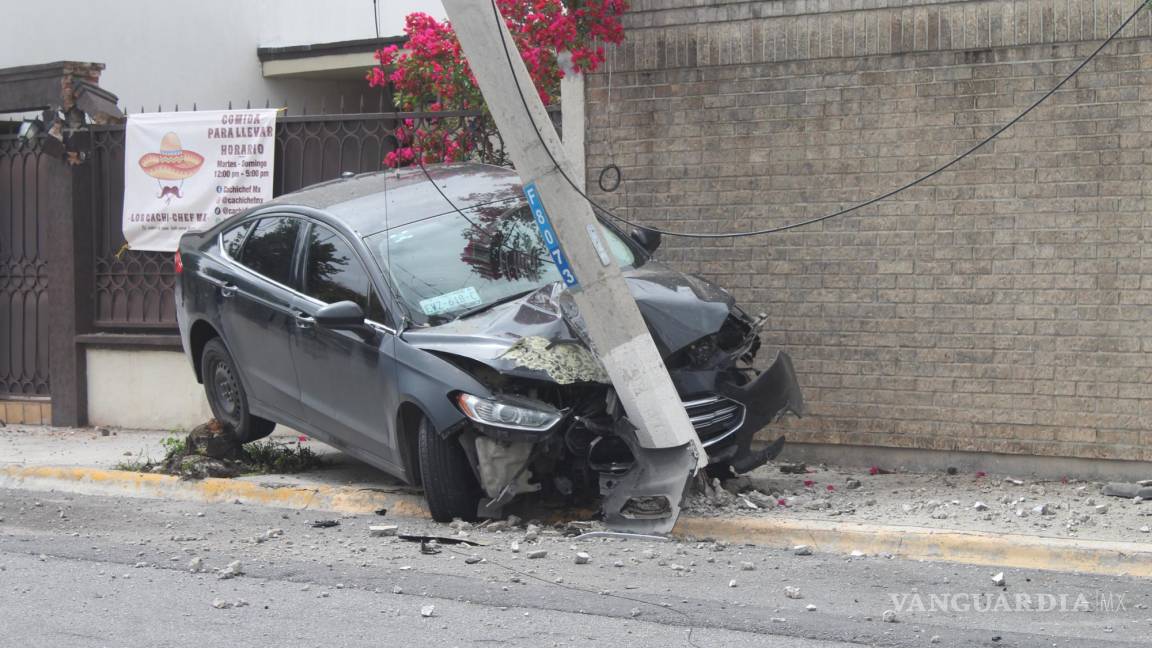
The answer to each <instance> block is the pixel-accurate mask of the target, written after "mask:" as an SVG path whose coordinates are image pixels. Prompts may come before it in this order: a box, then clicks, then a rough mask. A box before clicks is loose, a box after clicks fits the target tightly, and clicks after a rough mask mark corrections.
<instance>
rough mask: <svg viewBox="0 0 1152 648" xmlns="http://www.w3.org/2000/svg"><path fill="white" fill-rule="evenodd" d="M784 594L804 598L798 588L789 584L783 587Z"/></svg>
mask: <svg viewBox="0 0 1152 648" xmlns="http://www.w3.org/2000/svg"><path fill="white" fill-rule="evenodd" d="M784 596H787V597H788V598H790V599H800V598H804V595H803V594H801V593H800V588H799V587H793V586H791V585H789V586H787V587H785V588H784Z"/></svg>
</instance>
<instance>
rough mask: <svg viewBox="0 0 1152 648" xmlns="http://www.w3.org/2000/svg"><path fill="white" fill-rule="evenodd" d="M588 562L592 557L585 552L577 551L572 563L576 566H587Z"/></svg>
mask: <svg viewBox="0 0 1152 648" xmlns="http://www.w3.org/2000/svg"><path fill="white" fill-rule="evenodd" d="M590 560H592V557H591V556H589V555H588V553H587V552H584V551H577V552H576V559H575V561H574V562H575V563H576V564H577V565H587V564H588V561H590Z"/></svg>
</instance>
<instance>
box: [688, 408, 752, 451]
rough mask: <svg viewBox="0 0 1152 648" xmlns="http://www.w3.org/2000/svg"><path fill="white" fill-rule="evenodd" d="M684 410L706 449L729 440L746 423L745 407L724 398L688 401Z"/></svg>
mask: <svg viewBox="0 0 1152 648" xmlns="http://www.w3.org/2000/svg"><path fill="white" fill-rule="evenodd" d="M684 409H685V410H687V412H688V419H689V420H691V421H692V427H694V428H696V434H697V435H698V436H699V437H700V442H701V443H702V444H704V447H705V448H707V447H708V446H710V445H712V444H714V443H719V442H720V441H723V440H724V439H726V438H728V437H729V436H731V435H732V433H733V432H735V431H736V430H737V429H739V428H740V426H741V425H742V424H743V423H744V406H743V405H741V404H740V403H737V402H736V401H734V400H730V399H727V398H724V397H723V396H716V395H708V396H701V397H700V398H694V399H692V400H686V401H684Z"/></svg>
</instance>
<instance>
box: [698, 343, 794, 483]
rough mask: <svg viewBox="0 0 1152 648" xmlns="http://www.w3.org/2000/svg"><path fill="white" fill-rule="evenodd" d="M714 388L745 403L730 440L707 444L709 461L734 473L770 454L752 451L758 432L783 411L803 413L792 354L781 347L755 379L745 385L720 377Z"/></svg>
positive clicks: (759, 461) (780, 415) (738, 401)
mask: <svg viewBox="0 0 1152 648" xmlns="http://www.w3.org/2000/svg"><path fill="white" fill-rule="evenodd" d="M716 392H717V393H718V394H720V395H721V396H724V397H725V398H728V399H731V400H733V401H736V402H737V403H740V404H741V405H743V406H744V421H743V423H742V424H741V425H740V427H739V429H737V430H736V432H735V433H734V434H732V436H731V441H730V442H727V443H724V444H717V445H715V446H712V447H710V448H708V463H709V464H717V463H726V464H728V465H731V466H732V467H733V468H734V469H735V472H737V473H742V472H748V471H749V470H752V469H754V468H757V467H759V466H761V465H763V464H764V463H765V462H767V461H768V460H769V459H771V458H773V457H772V456H766V454H765V453H763V452H753V451H752V439H753V438H754V437H755V436H756V433H757V432H759V431H760V430H762V429H764V428H765V427H766V426H768V425H769V424H770V423H773V422H775V421H777V420H779V419H780V417H782V416H783V415H784V414H788V413H791V414H795V415H796V416H803V415H804V394H803V393H802V392H801V391H800V384H799V383H798V382H797V380H796V371H795V369H793V367H792V358H791V356H789V355H788V354H787V353H785V352H784V351H780V352H778V353H777V354H776V360H775V361H773V363H772V366H771V367H769V368H768V370H767V371H764V372H763V373H761V374H760V375H759V376H757V377H756V378H755V379H753V380H751V381H749V382H748V383H746V384H744V385H736V384H733V383H730V382H726V381H723V380H720V381H717V383H716ZM773 456H774V455H773Z"/></svg>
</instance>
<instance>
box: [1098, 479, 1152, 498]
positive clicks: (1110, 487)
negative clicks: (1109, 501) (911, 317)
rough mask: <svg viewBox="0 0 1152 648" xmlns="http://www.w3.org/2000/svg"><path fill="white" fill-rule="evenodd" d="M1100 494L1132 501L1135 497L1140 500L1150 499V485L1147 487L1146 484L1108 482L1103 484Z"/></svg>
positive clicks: (1151, 489) (1151, 494) (1151, 491)
mask: <svg viewBox="0 0 1152 648" xmlns="http://www.w3.org/2000/svg"><path fill="white" fill-rule="evenodd" d="M1100 492H1101V493H1103V494H1105V495H1110V496H1112V497H1123V498H1124V499H1134V498H1137V497H1139V498H1140V499H1141V500H1150V499H1152V485H1148V482H1136V483H1134V484H1125V483H1121V482H1109V483H1107V484H1104V488H1103V489H1101V491H1100Z"/></svg>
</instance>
